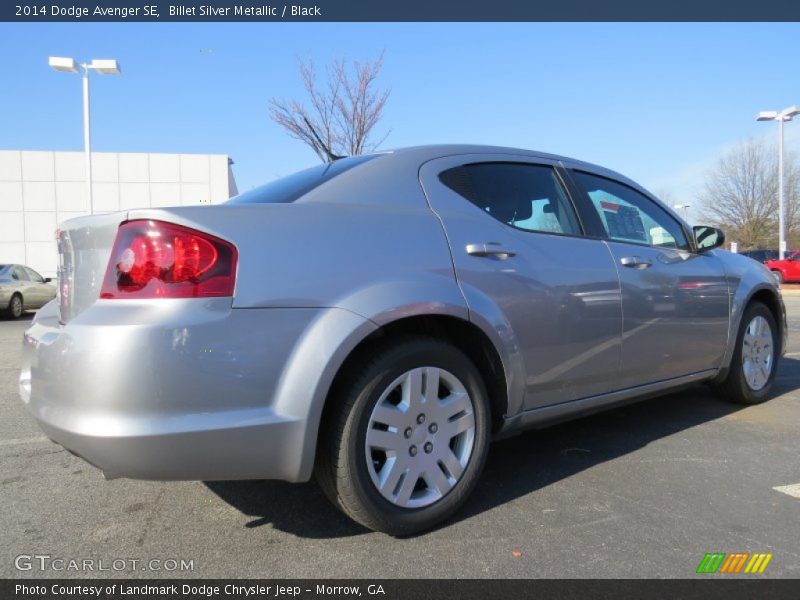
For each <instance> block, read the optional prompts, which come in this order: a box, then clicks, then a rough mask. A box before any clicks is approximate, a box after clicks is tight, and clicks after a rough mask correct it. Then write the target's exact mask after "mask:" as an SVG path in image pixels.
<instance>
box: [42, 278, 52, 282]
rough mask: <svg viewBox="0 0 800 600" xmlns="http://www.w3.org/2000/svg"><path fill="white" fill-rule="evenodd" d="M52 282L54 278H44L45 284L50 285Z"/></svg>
mask: <svg viewBox="0 0 800 600" xmlns="http://www.w3.org/2000/svg"><path fill="white" fill-rule="evenodd" d="M51 281H53V278H52V277H45V278H44V282H45V283H50V282H51Z"/></svg>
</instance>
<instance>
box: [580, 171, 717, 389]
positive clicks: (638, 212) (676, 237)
mask: <svg viewBox="0 0 800 600" xmlns="http://www.w3.org/2000/svg"><path fill="white" fill-rule="evenodd" d="M571 176H572V178H573V179H574V181H575V182H576V183H577V184H578V186H579V187H580V188H581V189H582V190H583V192H585V194H586V195H587V196H588V199H589V202H588V203H586V205H588V206H590V207H592V209H593V211H594V214H593V215H592V217H594V218H596V219H599V220H600V222H601V223H602V227H603V229H604V230H605V232H606V235H607V236H608V246H609V248H610V249H611V253H612V255H613V257H614V261H615V262H616V265H617V268H618V269H619V275H620V280H621V282H622V313H623V332H622V363H621V369H620V383H621V385H622V386H623V387H626V388H627V387H633V386H637V385H642V384H646V383H652V382H656V381H662V380H667V379H672V378H674V377H680V376H683V375H689V374H692V373H697V372H700V371H704V370H708V369H716V368H718V367H719V366H720V364H721V361H722V357H723V355H724V353H725V348H726V346H727V341H728V318H729V312H730V308H729V299H728V285H727V280H726V278H725V271H724V269H723V266H722V264H721V262H720V261H719V259H717V258H716V257H715V256H714V255H713V254H711V253H707V254H699V253H697V252H695V251H694V244H693V243H692V241H691V240H690V239H689V236H688V232H687V231H686V230H685V228H684V227H683V226H682V225H681V224H680V222H679V221H678V220H677V219H675V217H673V216H672V215H670V214H669V212H667V211H666V210H665V209H664V208H663V207H662V206H660V205H659V204H658V203H657V202H656V201H654V200H653V199H652V198H650V197H648V196H647V195H645V194H644V193H642V192H641V191H638V190H636V189H634V188H632V187H630V186H628V185H626V184H624V183H621V182H619V181H615V180H613V179H609V178H606V177H601V176H599V175H596V174H592V173H588V172H583V171H572V172H571Z"/></svg>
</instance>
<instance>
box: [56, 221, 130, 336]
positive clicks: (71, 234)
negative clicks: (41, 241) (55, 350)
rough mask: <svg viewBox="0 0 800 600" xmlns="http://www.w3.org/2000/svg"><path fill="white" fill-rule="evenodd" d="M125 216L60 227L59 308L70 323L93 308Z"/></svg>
mask: <svg viewBox="0 0 800 600" xmlns="http://www.w3.org/2000/svg"><path fill="white" fill-rule="evenodd" d="M126 219H127V213H126V212H118V213H112V214H106V215H91V216H86V217H78V218H76V219H69V220H68V221H64V222H63V223H62V224H61V227H60V228H59V230H58V233H57V241H58V304H59V310H60V316H61V322H62V323H68V322H69V321H71V320H72V319H74V318H75V317H77V316H78V315H79V314H80V313H82V312H83V311H84V310H86V309H87V308H89V307H90V306H91V305H92V304H94V303H95V302H96V301H97V299H98V298H99V296H100V286H101V285H102V283H103V277H104V276H105V273H106V267H107V266H108V259H109V256H110V255H111V249H112V247H113V246H114V239H115V238H116V236H117V229H118V228H119V224H120V223H122V222H123V221H125V220H126Z"/></svg>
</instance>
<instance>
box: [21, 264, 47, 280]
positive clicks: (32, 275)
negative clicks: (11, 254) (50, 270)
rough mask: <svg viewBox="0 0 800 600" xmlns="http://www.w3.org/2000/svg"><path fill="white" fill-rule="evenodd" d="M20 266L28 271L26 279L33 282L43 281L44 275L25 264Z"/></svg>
mask: <svg viewBox="0 0 800 600" xmlns="http://www.w3.org/2000/svg"><path fill="white" fill-rule="evenodd" d="M22 268H23V269H25V271H26V272H27V273H28V279H30V280H31V281H32V282H33V283H45V280H44V277H43V276H42V274H41V273H39V272H38V271H34V270H33V269H31V268H30V267H29V266H27V265H23V267H22Z"/></svg>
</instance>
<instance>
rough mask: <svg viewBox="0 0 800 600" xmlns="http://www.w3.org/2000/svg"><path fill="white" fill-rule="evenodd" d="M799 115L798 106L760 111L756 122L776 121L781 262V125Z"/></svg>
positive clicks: (782, 250)
mask: <svg viewBox="0 0 800 600" xmlns="http://www.w3.org/2000/svg"><path fill="white" fill-rule="evenodd" d="M797 115H800V106H798V105H794V106H790V107H788V108H784V109H783V110H781V111H777V110H762V111H761V112H760V113H758V116H757V117H756V121H777V122H778V253H779V256H780V259H781V260H783V258H784V256H785V254H786V208H785V203H786V199H785V198H784V188H783V123H784V121H791V120H792V119H793V118H794V117H796V116H797Z"/></svg>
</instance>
